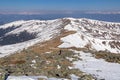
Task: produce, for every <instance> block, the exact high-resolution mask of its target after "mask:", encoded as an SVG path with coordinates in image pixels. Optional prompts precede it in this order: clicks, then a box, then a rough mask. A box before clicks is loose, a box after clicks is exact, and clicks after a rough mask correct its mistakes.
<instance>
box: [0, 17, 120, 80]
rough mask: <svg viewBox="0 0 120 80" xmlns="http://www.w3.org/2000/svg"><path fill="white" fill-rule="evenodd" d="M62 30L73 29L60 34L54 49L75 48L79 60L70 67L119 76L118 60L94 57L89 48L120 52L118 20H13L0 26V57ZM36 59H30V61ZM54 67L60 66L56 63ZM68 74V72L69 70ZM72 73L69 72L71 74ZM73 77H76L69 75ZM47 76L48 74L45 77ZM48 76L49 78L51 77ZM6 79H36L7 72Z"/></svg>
mask: <svg viewBox="0 0 120 80" xmlns="http://www.w3.org/2000/svg"><path fill="white" fill-rule="evenodd" d="M63 31H74V32H75V33H72V34H68V35H67V36H64V37H60V40H58V41H60V42H59V43H61V44H60V45H59V46H57V47H55V48H58V49H63V48H67V49H70V50H71V49H73V48H77V49H80V50H81V51H76V50H72V51H73V52H74V53H79V56H78V57H79V58H81V60H78V61H75V62H73V65H74V66H73V67H71V68H77V69H79V70H81V71H83V72H85V73H87V74H91V75H92V76H94V77H96V78H97V79H98V80H99V79H105V80H120V76H119V75H120V70H119V68H120V64H119V63H112V62H107V61H105V60H104V59H97V58H95V57H94V55H93V54H92V52H84V51H82V49H83V48H85V49H87V50H89V51H93V52H99V51H104V52H107V53H113V54H120V23H114V22H105V21H98V20H91V19H86V18H80V19H76V18H62V19H55V20H28V21H24V20H21V21H15V22H11V23H8V24H4V25H1V26H0V57H5V56H9V55H10V54H14V53H16V52H20V51H22V50H24V49H27V48H29V47H31V46H34V45H37V44H39V43H42V42H45V41H49V40H52V39H54V38H56V37H58V36H59V35H61V34H62V32H63ZM35 63H36V62H35V61H34V64H35ZM57 67H58V69H60V68H61V67H60V66H59V65H57ZM71 75H72V74H71ZM72 76H73V75H72ZM73 77H74V79H73V80H75V79H76V80H77V77H75V76H73ZM47 79H48V78H47ZM55 79H56V78H54V79H50V80H55ZM8 80H37V79H36V78H35V77H26V76H20V77H16V76H10V77H9V78H8ZM48 80H49V79H48Z"/></svg>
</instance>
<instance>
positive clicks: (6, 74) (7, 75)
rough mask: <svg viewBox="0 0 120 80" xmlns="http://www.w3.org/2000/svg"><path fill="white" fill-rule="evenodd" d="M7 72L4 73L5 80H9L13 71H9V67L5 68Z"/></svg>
mask: <svg viewBox="0 0 120 80" xmlns="http://www.w3.org/2000/svg"><path fill="white" fill-rule="evenodd" d="M5 71H6V73H5V75H4V80H7V78H8V77H9V76H10V74H11V73H12V72H11V71H9V70H8V69H6V70H5Z"/></svg>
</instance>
